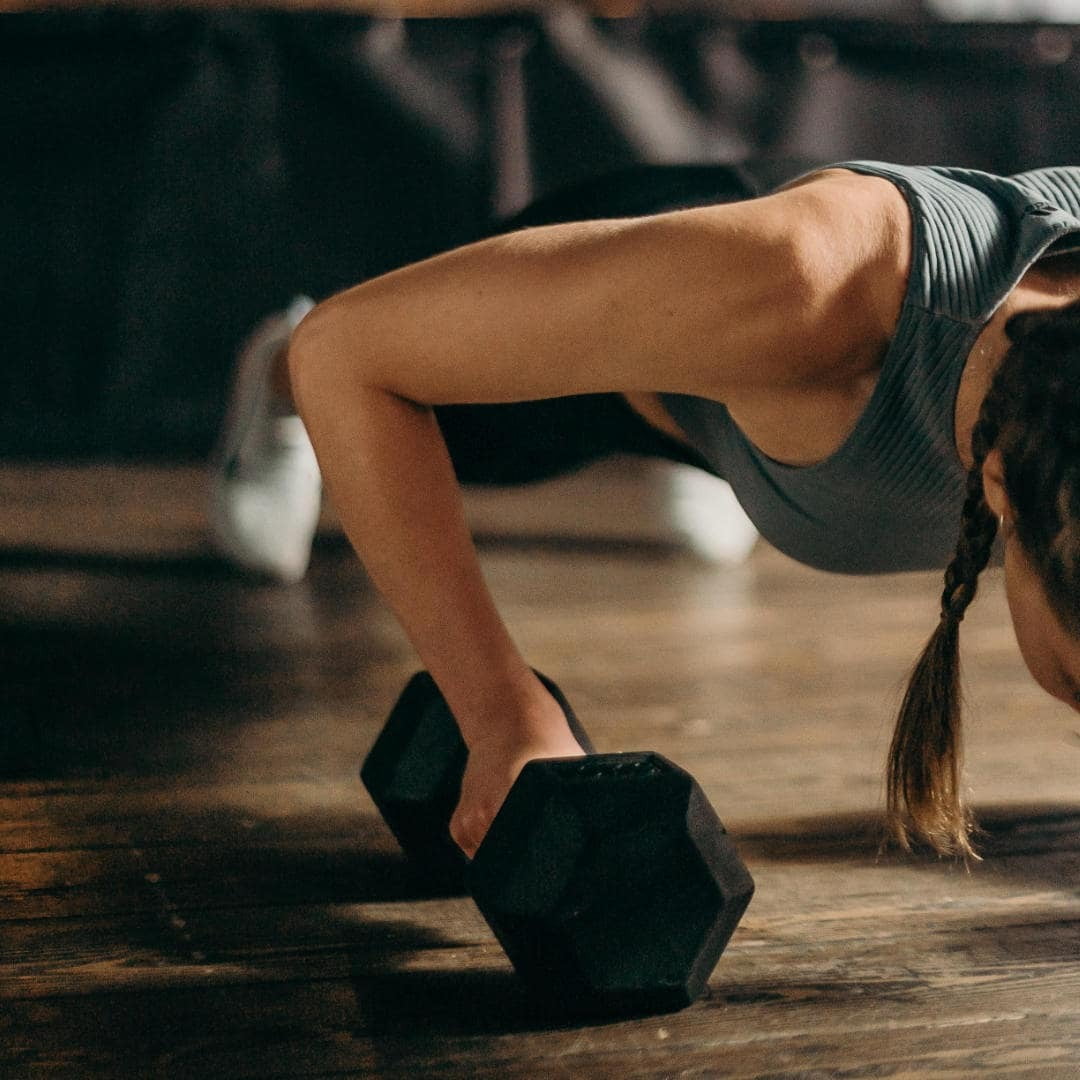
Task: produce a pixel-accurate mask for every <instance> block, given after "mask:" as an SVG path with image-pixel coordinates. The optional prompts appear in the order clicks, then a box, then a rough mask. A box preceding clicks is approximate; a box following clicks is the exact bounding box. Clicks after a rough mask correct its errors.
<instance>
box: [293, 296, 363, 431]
mask: <svg viewBox="0 0 1080 1080" xmlns="http://www.w3.org/2000/svg"><path fill="white" fill-rule="evenodd" d="M286 371H287V375H288V381H289V389H290V391H291V393H292V398H293V401H294V403H295V405H296V409H297V412H299V413H300V415H301V416H302V417H304V419H305V420H307V418H308V417H307V414H308V413H309V411H310V410H311V409H312V408H313V407H317V404H318V402H319V401H320V400H323V399H325V398H326V397H327V395H331V396H332V395H335V394H339V393H340V392H341V391H342V389H343V388H344V385H345V382H346V380H348V379H351V378H352V374H351V373H355V364H352V363H350V362H349V350H348V349H347V348H346V346H345V327H344V325H343V320H342V319H341V316H340V314H339V312H338V310H337V309H336V307H335V305H334V303H333V301H332V300H330V301H324V302H323V303H321V304H318V305H316V306H315V307H314V308H312V309H311V311H309V312H308V314H307V315H306V316H305V317H304V318H303V319H302V320H301V322H300V324H299V325H298V326H297V327H296V329H295V330H294V331H293V332H292V336H291V337H290V339H289V349H288V353H287V355H286Z"/></svg>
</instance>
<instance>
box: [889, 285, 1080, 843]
mask: <svg viewBox="0 0 1080 1080" xmlns="http://www.w3.org/2000/svg"><path fill="white" fill-rule="evenodd" d="M1006 333H1007V334H1008V337H1009V340H1010V341H1011V343H1012V344H1011V347H1010V348H1009V351H1008V352H1007V353H1006V356H1005V359H1004V360H1003V361H1002V363H1001V366H1000V367H999V368H998V371H997V372H996V374H995V376H994V379H993V381H992V383H991V385H990V389H989V390H988V392H987V394H986V397H985V399H984V400H983V403H982V407H981V409H980V411H979V416H978V419H977V421H976V423H975V427H974V429H973V431H972V436H971V450H972V456H973V458H974V464H973V465H972V468H971V471H970V472H969V473H968V476H967V491H966V495H965V499H964V506H963V511H962V513H961V520H960V537H959V540H958V541H957V546H956V552H955V554H954V556H953V559H952V562H951V563H950V564H949V566H948V569H947V570H946V571H945V588H944V591H943V592H942V594H941V617H940V620H939V622H938V625H937V628H936V629H935V630H934V633H933V634H932V635H931V637H930V640H929V642H928V643H927V645H926V647H925V649H924V650H923V652H922V655H921V656H920V657H919V659H918V661H917V662H916V664H915V668H914V670H913V672H912V675H911V679H910V682H909V683H908V687H907V692H906V694H905V696H904V701H903V704H902V705H901V707H900V712H899V715H898V717H897V721H896V729H895V731H894V733H893V739H892V745H891V747H890V749H889V756H888V764H887V769H886V790H887V826H888V830H889V833H890V834H891V836H892V838H893V839H894V840H895V841H896V842H897V843H898V844H899V845H900V846H901V847H902V848H904V849H905V850H909V849H910V846H911V840H912V838H913V837H915V838H918V839H920V840H922V841H925V842H926V843H929V844H930V846H931V847H932V848H933V849H934V850H935V851H937V852H938V853H939V854H950V855H961V856H964V857H965V858H977V856H976V855H975V852H974V849H973V847H972V844H971V830H972V820H971V816H970V813H969V811H968V809H967V807H966V806H965V805H964V800H963V793H962V790H961V723H960V662H959V630H960V623H961V622H962V621H963V618H964V615H965V613H966V612H967V609H968V606H969V605H970V603H971V601H972V600H974V598H975V593H976V590H977V588H978V581H979V574H980V573H981V572H982V570H983V569H984V568H985V566H986V564H987V562H988V561H989V559H990V554H991V551H992V549H993V545H994V539H995V537H996V536H997V533H998V520H997V518H996V517H995V516H994V514H993V513H992V511H991V510H990V507H989V506H988V505H987V502H986V496H985V493H984V491H983V464H984V462H985V461H986V457H987V455H988V454H989V453H990V451H991V450H994V449H997V450H998V451H999V452H1000V453H1001V455H1002V461H1003V465H1004V473H1005V490H1006V494H1007V495H1008V498H1009V503H1010V505H1011V507H1012V509H1013V512H1014V516H1015V524H1014V528H1015V539H1016V540H1017V542H1018V543H1019V544H1020V546H1021V549H1022V551H1023V553H1024V555H1025V556H1026V558H1027V559H1028V561H1029V562H1030V563H1031V565H1032V567H1033V568H1034V570H1035V572H1036V574H1037V576H1038V578H1039V580H1040V582H1041V584H1042V586H1043V589H1044V591H1045V593H1046V596H1047V600H1048V602H1049V604H1050V607H1051V610H1052V611H1053V612H1054V614H1055V615H1056V616H1057V618H1058V619H1059V621H1060V622H1061V624H1062V626H1063V627H1064V628H1065V629H1066V630H1068V631H1069V633H1071V634H1073V635H1074V636H1075V637H1077V639H1078V640H1080V302H1078V303H1073V304H1071V305H1069V306H1068V307H1065V308H1062V309H1059V310H1054V311H1038V312H1025V313H1023V314H1021V315H1017V316H1014V317H1013V318H1012V319H1010V320H1009V322H1008V324H1007V326H1006Z"/></svg>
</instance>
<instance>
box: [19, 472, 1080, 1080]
mask: <svg viewBox="0 0 1080 1080" xmlns="http://www.w3.org/2000/svg"><path fill="white" fill-rule="evenodd" d="M16 472H17V470H8V471H6V472H5V471H4V470H0V493H2V492H6V493H7V494H8V495H9V496H10V499H11V500H13V501H12V502H10V505H13V506H17V507H18V508H19V511H18V514H16V515H15V516H14V517H9V518H8V522H7V525H6V526H5V528H6V529H7V531H6V532H4V531H2V530H0V547H3V546H4V545H5V544H7V547H8V551H9V557H8V558H7V561H5V560H4V558H3V556H2V555H0V662H2V664H3V676H4V686H5V692H6V701H5V709H6V712H5V714H4V715H3V717H0V1075H2V1076H4V1078H5V1080H7V1078H8V1077H11V1078H12V1080H21V1078H22V1077H27V1078H29V1077H33V1078H35V1080H40V1078H48V1080H53V1078H58V1077H72V1078H77V1080H85V1078H96V1077H103V1078H110V1080H114V1078H120V1077H129V1076H130V1077H139V1078H144V1077H151V1078H153V1077H166V1078H170V1080H171V1078H186V1077H192V1078H196V1077H197V1078H199V1080H206V1078H209V1077H228V1078H230V1080H231V1078H237V1080H243V1078H248V1077H251V1078H253V1080H254V1078H258V1080H268V1078H273V1077H281V1078H284V1077H310V1078H315V1077H340V1076H350V1077H364V1078H370V1080H399V1078H400V1080H405V1078H408V1080H414V1078H416V1077H421V1076H423V1077H427V1076H431V1077H461V1078H466V1077H467V1078H470V1080H471V1078H488V1077H490V1078H492V1080H494V1078H499V1080H513V1078H522V1080H524V1078H533V1077H567V1078H569V1077H574V1078H575V1080H576V1078H581V1077H583V1078H587V1080H588V1078H593V1077H595V1078H597V1080H611V1078H616V1077H617V1078H620V1080H621V1078H623V1077H626V1078H637V1077H640V1078H643V1080H644V1078H652V1077H662V1078H668V1077H671V1078H675V1077H709V1078H711V1077H745V1078H750V1077H756V1078H771V1080H819V1078H820V1080H831V1078H834V1077H850V1078H869V1077H885V1076H887V1077H899V1078H902V1080H918V1078H924V1077H926V1078H932V1080H933V1078H939V1077H940V1078H942V1080H968V1078H971V1077H978V1076H988V1077H1002V1078H1009V1080H1016V1078H1027V1077H1031V1078H1039V1080H1056V1078H1061V1080H1077V1077H1080V802H1078V799H1077V792H1078V791H1080V785H1078V780H1080V734H1078V725H1077V722H1076V719H1075V714H1071V713H1069V712H1067V711H1066V710H1064V708H1063V707H1061V706H1058V705H1057V704H1055V703H1053V702H1051V701H1050V700H1049V699H1048V698H1046V697H1045V696H1044V695H1042V694H1041V692H1039V691H1038V690H1037V688H1035V687H1034V686H1033V685H1032V684H1031V681H1030V679H1029V678H1028V676H1027V674H1026V672H1025V671H1024V669H1023V664H1022V662H1021V661H1020V659H1019V657H1018V656H1017V654H1016V648H1015V643H1014V642H1013V639H1012V632H1011V629H1010V627H1009V624H1008V615H1007V610H1006V605H1005V601H1004V597H1003V596H1002V595H1001V590H1000V576H999V575H998V574H997V573H996V572H992V573H991V574H989V575H988V577H987V580H986V584H985V588H984V590H983V593H984V596H983V598H982V599H981V600H980V601H979V603H978V604H976V605H975V608H973V610H972V613H971V615H970V616H969V618H968V619H967V620H966V621H965V624H964V634H963V637H964V653H965V661H966V669H967V681H968V688H969V695H968V696H969V699H970V702H969V704H970V710H969V722H968V741H967V764H968V779H969V781H970V784H971V787H972V799H973V805H974V806H975V809H976V812H977V815H978V817H979V819H980V821H981V822H982V824H983V826H984V829H985V832H984V835H983V836H982V837H981V838H980V846H981V849H982V851H983V854H984V855H985V860H984V861H983V862H980V863H975V864H973V865H972V866H971V867H970V868H968V869H965V868H964V867H963V866H960V865H958V864H956V863H953V862H950V861H947V860H936V859H932V858H929V857H926V856H924V855H912V856H901V855H898V854H897V853H895V852H886V853H880V852H879V830H880V824H881V807H882V797H881V764H882V760H883V756H884V752H885V747H886V746H887V743H888V738H889V734H890V726H891V720H892V713H893V711H894V709H895V707H896V704H897V701H898V699H899V692H900V687H901V684H902V681H903V678H904V675H905V672H906V670H907V668H908V666H909V665H910V663H911V661H912V659H913V657H914V655H915V654H916V652H917V651H918V649H919V647H920V646H921V644H922V641H923V640H924V638H925V636H926V634H927V633H928V632H929V630H930V629H931V628H932V623H933V612H934V608H935V604H936V596H937V592H938V591H939V588H940V585H939V583H938V580H937V575H921V574H917V575H904V576H888V577H883V578H876V579H853V578H836V577H832V576H828V575H822V574H816V573H813V572H811V571H807V570H804V569H802V568H799V567H797V566H795V565H794V564H792V563H790V562H789V561H788V560H786V559H784V558H783V557H782V556H780V555H778V554H776V553H775V552H772V551H769V550H768V549H767V548H761V549H759V550H758V551H757V552H756V553H755V555H754V557H753V558H752V559H751V560H750V561H749V562H748V563H747V564H746V565H745V566H743V567H739V568H734V569H727V570H718V569H717V568H715V567H709V566H707V565H704V564H702V563H701V562H700V561H698V560H696V559H694V558H692V557H689V556H688V555H687V554H686V553H685V552H682V553H680V552H679V551H677V550H674V549H672V548H670V547H665V546H662V545H656V544H641V545H634V544H627V543H621V544H597V543H595V542H583V541H581V540H580V538H579V539H575V540H573V541H567V542H556V543H546V544H536V543H531V542H527V541H524V540H522V539H521V537H520V536H518V537H516V538H510V539H507V538H503V539H502V540H496V541H494V542H489V543H486V544H485V545H484V547H483V550H482V555H483V560H484V567H485V571H486V572H487V574H488V577H489V579H490V581H491V583H492V587H493V591H494V592H495V594H496V596H497V598H498V601H499V604H500V607H501V608H502V610H503V611H504V612H505V614H506V616H507V618H508V621H509V623H510V625H511V626H512V628H513V631H514V633H515V635H516V636H517V638H518V640H519V641H520V642H521V643H522V645H523V648H524V649H525V652H526V654H527V655H528V656H529V658H530V660H531V661H532V662H533V663H535V664H536V666H537V667H539V668H541V669H542V670H545V671H547V672H549V673H550V674H552V675H553V676H554V677H556V678H557V679H558V680H559V682H560V684H561V685H563V687H564V689H565V690H566V691H567V692H568V694H569V695H570V697H571V699H572V700H573V701H574V703H575V706H576V708H577V711H578V712H579V714H580V715H581V716H582V717H583V719H584V720H585V722H586V724H587V726H588V728H589V730H590V733H591V734H592V736H593V738H594V740H595V741H596V743H597V745H598V746H599V747H600V748H601V749H612V750H622V749H633V748H639V747H651V748H655V749H657V750H659V751H660V752H662V753H664V754H666V755H668V756H669V757H672V758H673V759H675V760H677V761H679V762H680V763H682V764H684V765H686V766H687V767H688V768H689V769H690V770H691V771H692V772H693V773H694V774H695V775H696V776H697V777H698V779H699V780H700V781H701V783H702V785H703V787H704V788H705V790H706V792H707V793H708V795H709V797H710V798H711V799H712V800H713V802H714V803H715V805H716V807H717V809H718V812H719V813H720V816H721V818H722V819H723V820H724V822H725V824H726V825H727V826H728V828H729V829H730V830H731V832H732V834H733V836H734V837H735V838H736V840H737V843H738V845H739V847H740V850H741V851H742V853H743V855H744V857H745V859H746V861H747V863H748V865H749V867H750V868H751V870H752V872H753V874H754V876H755V879H756V882H757V893H756V895H755V898H754V900H753V902H752V904H751V906H750V909H749V910H748V912H747V914H746V916H745V918H744V920H743V922H742V923H741V925H740V927H739V928H738V930H737V931H736V933H735V936H734V937H733V939H732V942H731V945H730V946H729V948H728V950H727V951H726V952H725V954H724V956H723V957H722V958H721V961H720V964H719V965H718V967H717V969H716V972H715V973H714V975H713V978H712V980H711V982H710V992H709V995H708V997H707V998H706V999H705V1000H703V1001H701V1002H699V1003H697V1004H695V1005H694V1006H692V1007H691V1008H689V1009H687V1010H684V1011H683V1012H681V1013H677V1014H673V1015H670V1016H662V1017H647V1018H631V1019H627V1020H623V1021H619V1022H608V1023H596V1022H587V1021H580V1020H579V1021H568V1020H566V1019H565V1018H558V1017H553V1016H550V1015H546V1014H543V1013H541V1012H539V1011H538V1010H537V1009H536V1007H535V1005H534V1004H533V1003H532V1002H530V1001H529V999H528V998H526V997H525V995H524V993H523V991H522V989H521V987H520V985H519V984H518V982H517V981H516V979H515V978H514V976H513V974H512V972H511V970H510V968H509V965H508V963H507V961H506V960H505V958H504V957H503V955H502V953H501V950H500V949H499V948H498V946H497V945H496V943H495V941H494V939H493V937H492V935H491V933H490V931H489V930H488V929H487V927H486V926H485V925H484V924H483V922H482V920H481V919H480V918H479V916H478V914H477V913H476V911H475V909H474V908H473V906H472V905H471V902H470V901H468V900H467V899H465V898H460V897H439V896H432V895H431V894H430V892H429V891H426V890H425V888H424V883H423V881H422V879H418V878H417V877H416V875H415V874H414V873H413V872H412V871H410V869H409V868H408V867H406V866H405V864H404V863H403V862H402V860H401V859H400V857H399V856H398V854H397V853H396V848H395V845H394V843H393V840H392V838H391V837H390V836H389V834H388V832H387V830H386V829H385V827H384V826H383V825H382V824H381V823H380V822H379V821H378V819H377V818H376V817H375V815H374V810H373V807H372V805H371V802H370V800H369V799H368V798H367V796H366V795H365V793H364V792H363V790H362V788H361V786H360V784H359V781H358V778H357V769H358V766H359V763H360V760H361V759H362V757H363V755H364V753H365V752H366V750H367V748H368V747H369V746H370V745H371V742H372V740H373V739H374V737H375V734H376V732H377V731H378V729H379V726H380V725H381V723H382V720H383V717H384V716H385V714H386V712H387V710H388V709H389V707H390V705H391V704H392V702H393V700H394V698H395V696H396V694H397V692H398V691H399V689H400V687H401V686H402V685H403V684H404V682H405V679H406V678H407V676H408V674H409V673H410V672H411V671H412V670H413V668H414V661H413V659H412V657H411V655H410V652H409V650H408V648H407V647H406V644H405V642H404V639H403V638H402V636H401V634H400V631H398V629H397V628H396V627H395V626H394V624H393V622H392V620H391V619H390V618H389V616H388V615H387V613H386V612H385V610H384V609H383V608H382V606H381V605H380V604H379V603H378V601H377V600H376V598H375V597H374V596H373V594H372V593H371V590H370V588H369V586H368V583H367V581H366V579H365V577H364V575H363V573H362V571H360V569H359V567H358V566H357V565H356V563H355V561H354V560H353V559H352V558H351V556H350V555H349V554H348V552H347V550H345V549H344V548H343V547H341V545H340V544H338V545H335V544H333V543H332V542H330V543H324V544H323V545H322V546H320V548H319V550H318V551H317V552H316V561H315V565H314V567H313V570H312V573H311V575H310V576H309V578H308V579H307V580H306V581H305V582H304V583H303V584H301V585H299V586H297V587H295V588H292V589H285V590H279V589H273V588H266V587H260V586H253V585H251V584H249V583H246V582H243V581H240V580H238V579H235V578H232V577H230V576H229V575H228V574H227V573H226V572H224V571H223V570H222V568H221V567H220V566H217V565H215V564H214V563H213V561H212V560H211V559H209V558H208V556H207V553H206V550H205V548H204V547H203V542H204V541H203V538H202V533H201V530H202V528H203V523H202V522H201V520H200V518H199V511H198V508H197V505H196V503H195V502H194V501H193V500H194V499H195V496H196V495H197V493H198V483H199V480H198V477H197V476H195V475H194V474H193V473H187V474H181V473H176V474H173V475H172V476H171V477H165V478H164V479H163V481H162V484H161V485H159V486H157V487H155V485H154V482H153V477H152V475H151V474H150V473H139V474H138V475H136V474H128V473H125V472H123V471H119V472H107V473H106V474H104V475H103V477H99V478H98V481H96V482H97V483H99V484H102V483H103V484H105V488H104V489H103V490H102V491H101V492H99V494H100V496H101V499H103V500H104V501H103V502H102V503H101V504H100V505H101V507H102V508H103V509H102V510H101V512H100V513H97V512H94V513H92V512H88V511H87V509H86V506H87V500H90V501H91V502H92V501H93V499H92V495H93V484H94V482H95V481H93V479H92V478H91V480H90V481H88V480H87V477H86V475H85V473H82V474H81V475H80V471H79V470H73V472H72V474H71V475H70V476H67V475H64V476H59V477H56V476H55V474H54V479H56V484H55V485H54V488H53V495H54V498H53V499H52V501H51V503H50V510H49V513H50V514H52V515H53V516H52V517H49V516H48V514H46V513H45V512H44V511H42V510H41V509H40V507H38V509H34V507H35V506H36V503H35V500H34V495H33V484H34V482H33V481H32V479H31V480H27V479H26V477H25V476H24V477H23V479H22V480H21V481H20V480H19V478H18V477H17V476H16V475H15V473H16ZM40 479H41V478H40V477H38V480H40ZM620 490H622V489H619V488H617V487H616V488H613V489H612V494H613V496H616V495H618V493H619V491H620ZM65 491H66V492H67V495H64V494H63V493H64V492H65ZM619 497H622V496H619ZM139 499H143V500H144V502H143V504H142V505H139V504H138V500H139ZM65 500H67V501H66V502H65ZM65 506H66V509H65ZM572 509H573V508H572V506H566V507H563V508H562V509H561V511H560V512H561V513H572ZM486 512H490V513H496V514H497V505H496V504H495V503H491V504H489V505H488V509H487V511H486ZM519 512H520V506H519V507H518V508H517V509H515V514H516V513H519ZM539 512H540V513H541V514H542V508H541V509H540V511H539ZM19 515H22V528H23V530H24V533H23V535H24V540H25V538H26V537H30V541H33V539H34V537H37V540H38V541H40V551H38V553H37V554H35V553H34V551H33V550H28V549H27V547H26V544H23V546H21V547H20V544H19V543H18V542H17V537H16V536H15V533H13V532H12V530H13V529H14V530H17V527H18V525H19V520H18V519H19ZM50 529H51V530H52V532H53V533H57V532H58V531H59V532H63V530H65V529H66V530H67V531H68V532H67V535H69V536H70V538H71V539H70V542H69V544H68V546H67V547H63V546H62V545H61V546H60V547H57V545H56V544H55V543H54V544H53V546H52V548H51V549H50V547H49V544H48V543H46V539H47V534H48V533H49V530H50ZM35 530H36V532H35ZM526 531H527V530H526ZM30 546H31V547H32V546H33V545H32V543H31V544H30ZM50 550H51V551H52V554H51V555H50V554H49V551H50Z"/></svg>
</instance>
